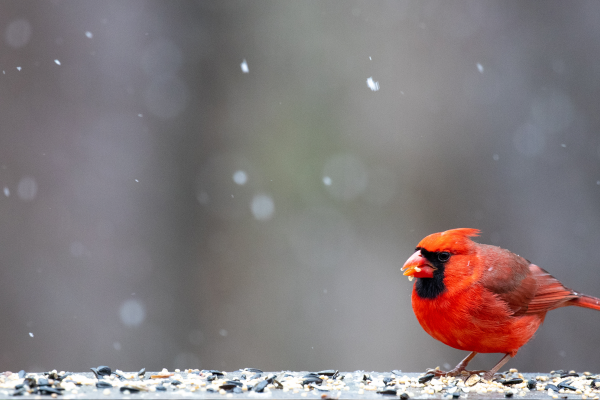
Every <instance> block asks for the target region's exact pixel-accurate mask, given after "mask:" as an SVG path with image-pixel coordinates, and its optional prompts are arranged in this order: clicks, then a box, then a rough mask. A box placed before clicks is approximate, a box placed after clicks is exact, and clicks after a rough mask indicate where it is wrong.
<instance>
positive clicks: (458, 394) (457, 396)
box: [452, 390, 460, 399]
mask: <svg viewBox="0 0 600 400" xmlns="http://www.w3.org/2000/svg"><path fill="white" fill-rule="evenodd" d="M459 397H460V392H459V391H458V390H457V391H456V392H454V393H452V398H453V399H458V398H459Z"/></svg>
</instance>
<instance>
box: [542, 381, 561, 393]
mask: <svg viewBox="0 0 600 400" xmlns="http://www.w3.org/2000/svg"><path fill="white" fill-rule="evenodd" d="M548 389H552V390H554V391H555V392H557V393H558V388H557V387H556V386H555V385H553V384H551V383H549V384H547V385H546V387H545V388H544V390H548Z"/></svg>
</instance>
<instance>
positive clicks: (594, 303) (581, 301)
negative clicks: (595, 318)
mask: <svg viewBox="0 0 600 400" xmlns="http://www.w3.org/2000/svg"><path fill="white" fill-rule="evenodd" d="M567 304H568V305H570V306H577V307H585V308H593V309H594V310H598V311H600V299H599V298H597V297H592V296H588V295H586V294H580V295H579V297H577V298H574V299H571V300H569V301H568V302H567Z"/></svg>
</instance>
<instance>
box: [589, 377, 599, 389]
mask: <svg viewBox="0 0 600 400" xmlns="http://www.w3.org/2000/svg"><path fill="white" fill-rule="evenodd" d="M591 385H592V386H593V387H595V388H598V387H600V378H596V379H594V380H592V383H591Z"/></svg>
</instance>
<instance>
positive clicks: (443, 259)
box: [438, 251, 450, 262]
mask: <svg viewBox="0 0 600 400" xmlns="http://www.w3.org/2000/svg"><path fill="white" fill-rule="evenodd" d="M449 259H450V253H448V252H447V251H442V252H441V253H439V254H438V260H440V261H441V262H446V261H448V260H449Z"/></svg>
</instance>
